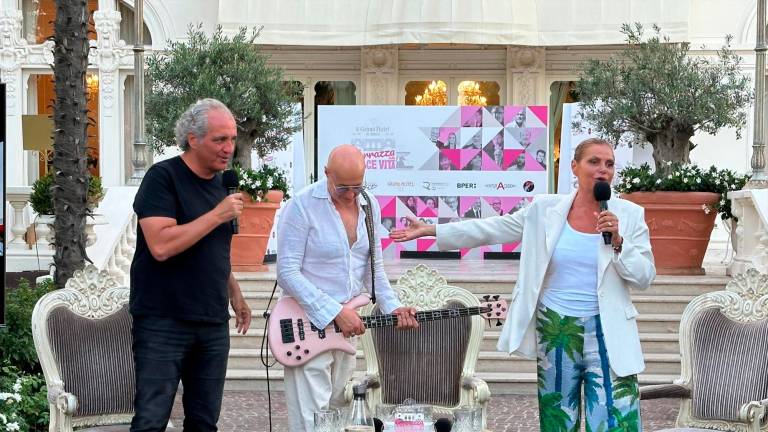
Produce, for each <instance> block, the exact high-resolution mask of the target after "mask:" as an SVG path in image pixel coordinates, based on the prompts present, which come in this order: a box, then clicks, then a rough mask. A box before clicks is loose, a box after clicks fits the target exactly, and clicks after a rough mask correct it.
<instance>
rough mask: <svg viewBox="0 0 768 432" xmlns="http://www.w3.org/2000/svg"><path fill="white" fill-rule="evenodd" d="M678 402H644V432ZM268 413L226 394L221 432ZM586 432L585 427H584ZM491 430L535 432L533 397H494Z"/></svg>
mask: <svg viewBox="0 0 768 432" xmlns="http://www.w3.org/2000/svg"><path fill="white" fill-rule="evenodd" d="M677 408H678V401H677V400H676V399H674V400H673V399H669V400H653V401H645V402H642V406H641V415H642V419H643V430H647V431H654V430H658V429H663V428H665V427H671V426H672V425H673V424H674V422H675V417H676V416H677ZM268 413H269V409H268V407H267V394H266V392H234V391H232V392H226V393H225V394H224V405H223V407H222V410H221V419H220V420H219V430H220V431H222V432H252V431H253V432H261V431H264V432H267V431H269V421H268ZM183 417H184V414H183V410H182V407H181V398H177V400H176V406H175V407H174V410H173V423H174V425H176V426H181V425H182V424H183ZM582 428H583V425H582ZM287 429H288V428H287V426H286V414H285V399H284V398H283V393H282V392H274V393H273V395H272V430H273V431H274V432H284V431H286V430H287ZM488 429H489V430H490V431H493V432H535V431H538V430H539V418H538V414H537V409H536V399H535V397H534V396H516V395H515V396H513V395H509V396H502V395H500V396H494V397H493V398H492V399H491V402H490V406H489V408H488Z"/></svg>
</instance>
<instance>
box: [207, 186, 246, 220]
mask: <svg viewBox="0 0 768 432" xmlns="http://www.w3.org/2000/svg"><path fill="white" fill-rule="evenodd" d="M242 212H243V194H241V193H240V192H236V193H233V194H231V195H227V197H226V198H224V199H223V200H221V202H220V203H219V204H218V205H217V206H216V208H215V209H214V214H216V217H217V218H218V219H219V221H220V222H221V223H224V222H229V221H231V220H232V219H235V218H236V217H239V216H240V213H242Z"/></svg>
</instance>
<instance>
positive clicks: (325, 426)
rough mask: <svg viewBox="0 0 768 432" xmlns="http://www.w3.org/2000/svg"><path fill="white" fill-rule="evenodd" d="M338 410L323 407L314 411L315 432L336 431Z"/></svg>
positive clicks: (337, 429)
mask: <svg viewBox="0 0 768 432" xmlns="http://www.w3.org/2000/svg"><path fill="white" fill-rule="evenodd" d="M338 431H339V411H338V410H335V409H324V410H320V411H317V412H315V432H338Z"/></svg>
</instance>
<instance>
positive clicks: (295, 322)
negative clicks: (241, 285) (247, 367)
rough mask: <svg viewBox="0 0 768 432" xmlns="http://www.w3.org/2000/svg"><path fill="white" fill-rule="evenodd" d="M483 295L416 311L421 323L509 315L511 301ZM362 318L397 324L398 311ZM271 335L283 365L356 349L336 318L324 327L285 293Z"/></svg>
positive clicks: (364, 300)
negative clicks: (472, 302)
mask: <svg viewBox="0 0 768 432" xmlns="http://www.w3.org/2000/svg"><path fill="white" fill-rule="evenodd" d="M483 299H484V300H486V302H485V303H481V304H480V306H472V307H463V308H456V309H436V310H429V311H420V312H416V320H417V321H418V322H420V323H421V322H426V321H436V320H444V319H450V318H459V317H464V316H473V315H480V316H482V317H483V318H485V319H489V320H491V319H496V320H502V319H504V318H506V316H507V303H506V302H505V301H504V300H500V299H499V296H498V295H495V296H484V297H483ZM369 302H370V298H368V296H367V295H359V296H357V297H355V298H353V299H352V300H350V301H349V303H347V304H348V305H350V306H352V307H354V308H355V309H358V308H360V307H362V306H365V305H367V304H368V303H369ZM361 318H362V320H363V324H364V325H365V327H366V328H369V329H372V328H379V327H389V326H396V325H397V315H371V316H364V317H361ZM496 325H497V326H498V325H501V322H500V321H498V322H497V323H496ZM267 335H268V338H269V349H270V350H271V351H272V354H273V355H274V356H275V359H276V360H277V361H278V362H280V363H281V364H282V365H283V366H291V367H292V366H301V365H303V364H304V363H306V362H308V361H309V360H311V359H312V358H314V357H315V356H317V355H318V354H321V353H324V352H326V351H331V350H341V351H344V352H347V353H349V354H354V353H355V348H354V347H353V346H352V344H351V343H349V341H347V339H345V338H344V336H343V335H342V333H341V330H340V329H339V328H338V327H337V326H336V323H335V322H333V323H331V325H329V326H328V327H326V328H324V329H319V328H317V327H315V325H314V324H312V323H311V322H310V321H309V318H307V315H306V314H305V313H304V311H303V310H302V308H301V306H300V305H299V303H297V302H296V300H294V299H293V298H291V297H281V298H280V300H278V301H277V303H275V308H274V310H273V311H272V313H271V314H270V316H269V325H268V328H267Z"/></svg>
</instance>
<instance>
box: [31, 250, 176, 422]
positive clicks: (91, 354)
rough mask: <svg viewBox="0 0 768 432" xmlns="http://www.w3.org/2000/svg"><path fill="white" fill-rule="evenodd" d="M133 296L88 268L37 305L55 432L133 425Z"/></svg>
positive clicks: (38, 342)
mask: <svg viewBox="0 0 768 432" xmlns="http://www.w3.org/2000/svg"><path fill="white" fill-rule="evenodd" d="M128 297H129V289H128V288H127V287H124V286H118V284H117V283H116V282H115V280H114V279H113V278H112V277H111V276H109V274H108V273H107V272H106V271H101V272H99V271H98V269H96V267H94V266H92V265H89V266H87V267H86V268H85V269H84V270H78V271H76V272H75V274H74V276H73V277H72V278H71V279H70V280H68V281H67V284H66V287H65V288H64V289H62V290H58V291H53V292H50V293H48V294H46V295H44V296H43V297H41V298H40V300H38V302H37V304H36V305H35V309H34V310H33V312H32V335H33V338H34V341H35V349H36V350H37V356H38V358H39V360H40V365H41V366H42V369H43V374H44V375H45V382H46V385H47V387H48V404H49V407H50V414H51V415H50V417H51V419H50V430H51V431H72V428H73V427H82V426H94V425H115V424H126V423H129V422H130V421H131V418H132V417H133V397H134V393H135V375H134V367H133V353H132V350H131V344H132V337H131V315H130V314H129V313H128V307H127V306H128ZM86 430H88V431H106V430H109V431H113V432H118V431H127V430H128V426H124V427H118V426H108V427H103V428H102V427H95V428H89V429H86ZM168 430H171V429H170V428H169V429H168Z"/></svg>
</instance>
